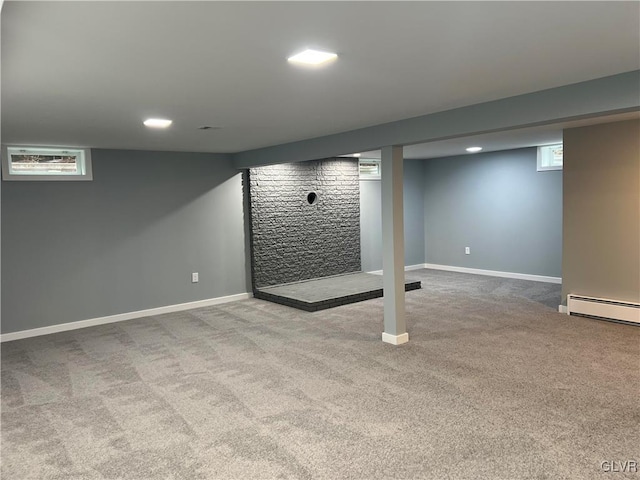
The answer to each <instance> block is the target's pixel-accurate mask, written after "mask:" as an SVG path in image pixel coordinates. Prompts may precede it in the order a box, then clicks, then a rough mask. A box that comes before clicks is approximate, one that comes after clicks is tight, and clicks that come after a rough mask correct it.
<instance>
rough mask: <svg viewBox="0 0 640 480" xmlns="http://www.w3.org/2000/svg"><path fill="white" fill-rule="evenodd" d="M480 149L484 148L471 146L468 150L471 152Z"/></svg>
mask: <svg viewBox="0 0 640 480" xmlns="http://www.w3.org/2000/svg"><path fill="white" fill-rule="evenodd" d="M480 150H482V147H469V148H467V152H470V153H476V152H479V151H480Z"/></svg>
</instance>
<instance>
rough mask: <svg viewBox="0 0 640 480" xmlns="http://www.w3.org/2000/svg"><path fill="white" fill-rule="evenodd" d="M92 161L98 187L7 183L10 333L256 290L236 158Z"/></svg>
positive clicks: (5, 288)
mask: <svg viewBox="0 0 640 480" xmlns="http://www.w3.org/2000/svg"><path fill="white" fill-rule="evenodd" d="M92 156H93V175H94V180H93V181H90V182H3V185H2V187H3V188H2V247H3V248H2V267H3V269H2V309H3V322H2V333H8V332H14V331H19V330H25V329H31V328H37V327H43V326H50V325H55V324H60V323H66V322H72V321H77V320H85V319H90V318H96V317H101V316H107V315H114V314H118V313H125V312H131V311H137V310H143V309H148V308H154V307H160V306H165V305H172V304H178V303H184V302H190V301H195V300H202V299H208V298H213V297H221V296H225V295H231V294H237V293H242V292H246V282H245V261H244V245H243V242H244V238H243V237H244V234H243V212H242V186H241V174H240V173H239V172H238V171H237V170H236V169H235V168H233V166H232V164H231V162H230V159H229V157H228V156H226V155H213V154H185V153H169V152H142V151H118V150H93V151H92ZM191 272H199V274H200V282H199V283H197V284H192V283H191Z"/></svg>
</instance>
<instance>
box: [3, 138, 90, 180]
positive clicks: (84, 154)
mask: <svg viewBox="0 0 640 480" xmlns="http://www.w3.org/2000/svg"><path fill="white" fill-rule="evenodd" d="M16 154H20V155H25V154H32V155H33V154H41V155H65V154H67V155H74V156H76V165H77V166H78V172H77V173H68V172H49V173H43V172H37V173H24V172H14V171H12V170H11V162H10V158H11V155H16ZM2 180H5V181H7V180H8V181H16V180H17V181H47V182H51V181H67V182H68V181H87V180H93V170H92V167H91V149H89V148H78V147H42V146H38V147H35V146H23V145H3V146H2Z"/></svg>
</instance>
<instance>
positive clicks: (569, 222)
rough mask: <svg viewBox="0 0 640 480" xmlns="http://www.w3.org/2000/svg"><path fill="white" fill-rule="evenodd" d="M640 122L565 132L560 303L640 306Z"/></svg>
mask: <svg viewBox="0 0 640 480" xmlns="http://www.w3.org/2000/svg"><path fill="white" fill-rule="evenodd" d="M639 138H640V122H639V121H637V120H636V121H629V122H616V123H607V124H604V125H594V126H591V127H583V128H571V129H568V130H565V131H564V148H565V152H564V162H565V171H564V174H565V178H564V191H565V197H564V212H565V218H564V257H563V264H562V270H563V282H562V300H563V303H566V296H567V294H569V293H574V294H578V295H591V296H594V297H602V298H610V299H613V300H624V301H630V302H640V142H639V141H638V139H639Z"/></svg>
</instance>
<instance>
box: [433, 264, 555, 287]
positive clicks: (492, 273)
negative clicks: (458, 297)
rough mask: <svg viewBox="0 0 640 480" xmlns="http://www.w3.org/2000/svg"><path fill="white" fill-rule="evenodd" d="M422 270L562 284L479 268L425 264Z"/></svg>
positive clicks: (549, 278) (545, 278) (550, 279)
mask: <svg viewBox="0 0 640 480" xmlns="http://www.w3.org/2000/svg"><path fill="white" fill-rule="evenodd" d="M424 265H425V266H424V268H432V269H434V270H446V271H448V272H460V273H472V274H474V275H487V276H490V277H503V278H517V279H519V280H531V281H534V282H545V283H562V278H561V277H545V276H544V275H530V274H528V273H513V272H498V271H496V270H481V269H479V268H467V267H453V266H451V265H437V264H435V263H425V264H424Z"/></svg>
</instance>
